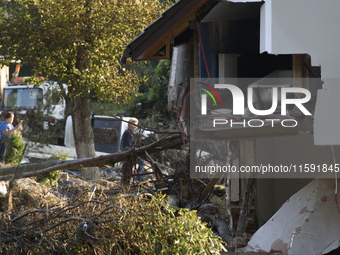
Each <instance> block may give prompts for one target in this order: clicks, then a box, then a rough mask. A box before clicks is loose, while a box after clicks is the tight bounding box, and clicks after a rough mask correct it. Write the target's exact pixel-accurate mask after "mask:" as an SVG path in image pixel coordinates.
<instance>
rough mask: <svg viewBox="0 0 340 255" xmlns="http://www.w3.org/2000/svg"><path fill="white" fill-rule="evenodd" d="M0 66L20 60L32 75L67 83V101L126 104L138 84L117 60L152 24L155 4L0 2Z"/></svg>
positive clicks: (142, 0) (147, 0) (157, 10)
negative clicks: (82, 98)
mask: <svg viewBox="0 0 340 255" xmlns="http://www.w3.org/2000/svg"><path fill="white" fill-rule="evenodd" d="M0 2H1V4H0V30H1V31H2V33H1V34H0V45H1V46H0V51H1V52H0V53H1V54H3V55H6V57H5V58H3V59H1V60H0V63H1V64H4V63H8V61H10V60H13V59H20V60H21V61H22V62H21V63H22V64H23V65H29V66H32V69H33V71H34V72H35V74H36V75H43V76H45V77H56V79H57V80H62V81H64V82H67V83H68V85H69V86H70V87H72V88H71V89H70V90H69V94H68V96H69V97H74V96H76V95H80V94H83V93H85V94H86V93H88V91H90V90H91V91H93V92H94V93H95V95H96V96H97V98H99V99H101V100H106V101H119V102H121V103H124V102H128V101H129V100H130V99H131V98H132V97H133V95H135V94H136V93H137V89H138V86H139V84H140V79H139V77H138V76H137V75H136V73H135V72H134V71H132V70H123V69H122V67H121V65H120V64H119V58H120V55H121V54H122V52H123V51H124V49H125V46H126V44H128V43H129V42H130V41H131V40H132V39H133V38H134V37H135V36H136V35H138V34H139V33H141V32H142V31H143V29H144V28H145V27H146V26H147V25H149V24H150V23H151V22H153V21H154V20H155V19H157V18H158V17H159V16H160V14H161V13H162V12H163V11H164V8H165V5H163V4H160V3H159V2H158V1H157V0H124V1H118V0H105V1H103V0H76V1H75V0H73V1H72V0H54V1H52V0H26V1H23V0H14V1H10V2H9V1H5V0H1V1H0Z"/></svg>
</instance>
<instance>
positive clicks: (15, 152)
mask: <svg viewBox="0 0 340 255" xmlns="http://www.w3.org/2000/svg"><path fill="white" fill-rule="evenodd" d="M8 144H9V145H8V147H7V148H8V149H7V153H6V155H5V162H6V163H11V164H18V163H20V161H21V160H22V159H23V156H22V152H23V150H24V148H25V143H24V142H23V141H22V136H21V133H20V132H14V133H13V135H12V136H11V137H10V138H9V139H8Z"/></svg>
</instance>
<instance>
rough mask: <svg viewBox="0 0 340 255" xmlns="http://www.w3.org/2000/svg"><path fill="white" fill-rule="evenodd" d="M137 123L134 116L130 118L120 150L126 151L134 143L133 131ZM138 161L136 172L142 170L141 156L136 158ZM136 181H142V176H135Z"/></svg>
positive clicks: (142, 161)
mask: <svg viewBox="0 0 340 255" xmlns="http://www.w3.org/2000/svg"><path fill="white" fill-rule="evenodd" d="M137 124H138V119H136V118H133V117H132V118H130V120H129V124H128V128H127V129H126V130H125V132H124V133H123V137H122V143H121V150H122V151H127V150H129V149H130V148H131V147H132V146H135V145H136V137H135V134H134V131H135V130H136V128H137V126H136V125H137ZM137 163H138V170H137V173H142V172H143V171H144V163H145V162H144V160H143V159H141V158H138V159H137ZM137 180H138V181H143V176H137Z"/></svg>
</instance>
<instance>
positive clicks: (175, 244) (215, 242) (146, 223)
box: [120, 195, 222, 254]
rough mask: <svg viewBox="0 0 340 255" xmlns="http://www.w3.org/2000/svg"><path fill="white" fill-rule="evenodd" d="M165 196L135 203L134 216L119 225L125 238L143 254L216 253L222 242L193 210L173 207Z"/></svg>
mask: <svg viewBox="0 0 340 255" xmlns="http://www.w3.org/2000/svg"><path fill="white" fill-rule="evenodd" d="M167 199H169V198H168V197H167V196H165V195H158V196H155V197H152V198H151V200H150V201H136V208H135V211H134V213H132V212H129V213H128V214H127V215H126V217H125V219H124V220H122V222H120V228H121V229H122V230H124V233H125V235H126V237H128V238H129V239H131V240H136V241H137V242H138V247H139V249H140V252H141V253H142V254H219V251H220V250H222V245H221V244H222V242H221V241H220V239H219V238H217V237H214V236H213V232H212V231H211V229H209V228H207V227H206V224H205V223H202V222H201V220H200V219H199V217H197V214H196V211H189V210H188V209H181V208H173V207H171V206H170V205H169V204H168V203H167V202H165V201H166V200H167Z"/></svg>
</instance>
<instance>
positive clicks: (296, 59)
mask: <svg viewBox="0 0 340 255" xmlns="http://www.w3.org/2000/svg"><path fill="white" fill-rule="evenodd" d="M292 58H293V81H294V87H299V88H305V89H309V86H308V69H307V67H306V66H308V62H309V55H308V54H294V55H293V57H292ZM297 96H298V95H297Z"/></svg>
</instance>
